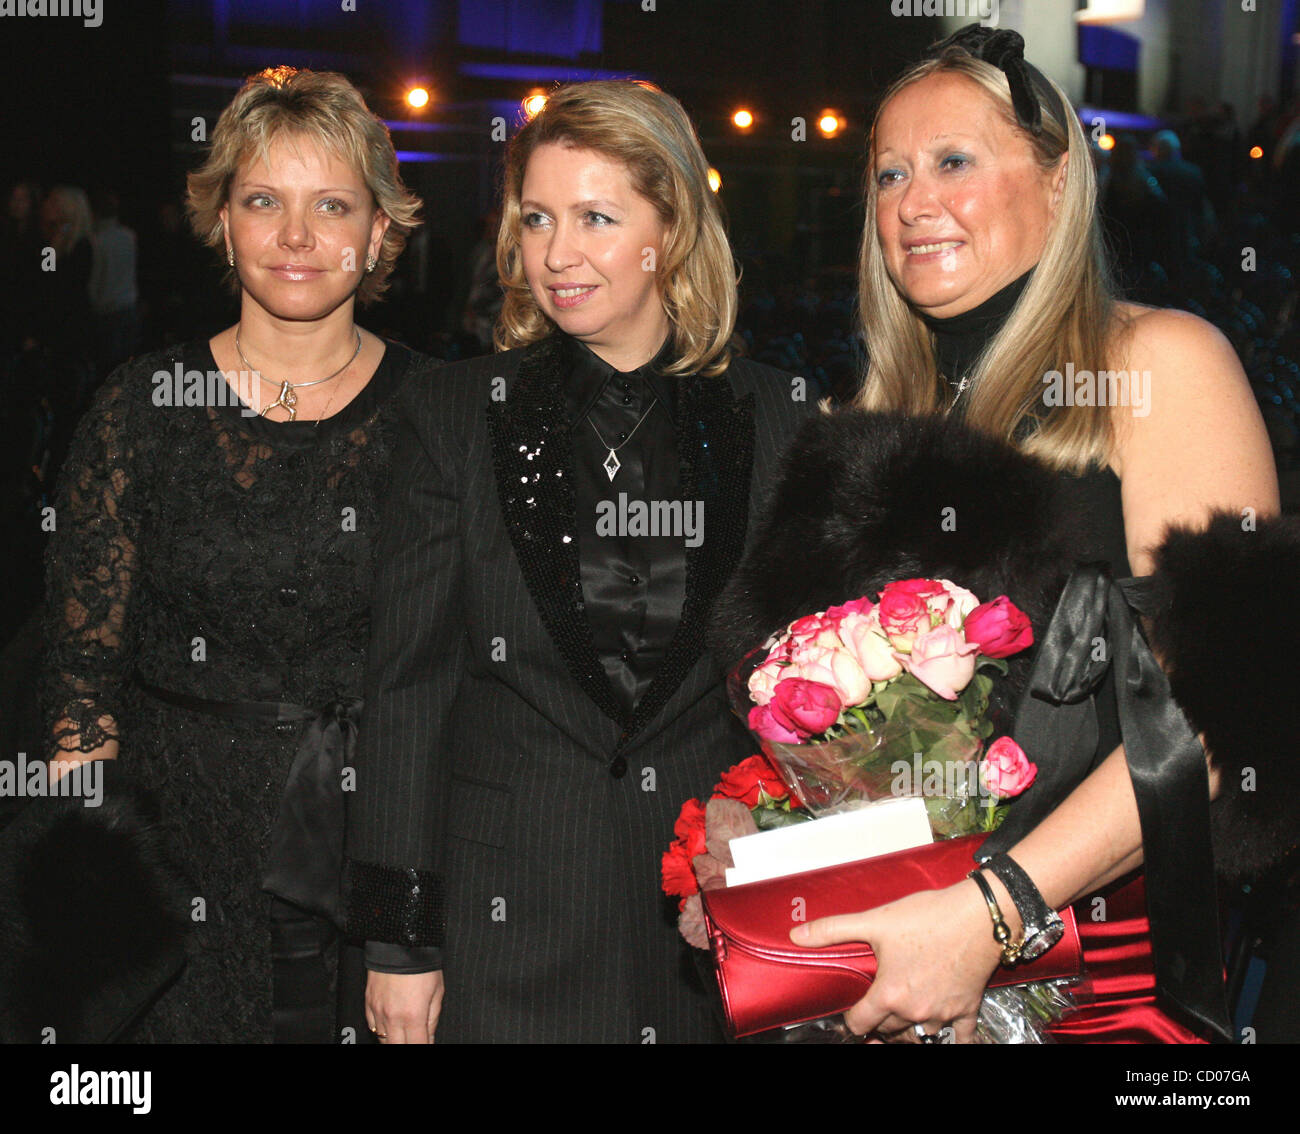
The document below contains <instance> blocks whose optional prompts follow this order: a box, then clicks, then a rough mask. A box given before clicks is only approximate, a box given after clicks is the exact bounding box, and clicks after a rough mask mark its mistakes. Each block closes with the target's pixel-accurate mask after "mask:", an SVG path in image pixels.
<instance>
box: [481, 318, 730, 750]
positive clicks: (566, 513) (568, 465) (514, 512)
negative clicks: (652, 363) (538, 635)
mask: <svg viewBox="0 0 1300 1134" xmlns="http://www.w3.org/2000/svg"><path fill="white" fill-rule="evenodd" d="M565 358H566V356H565V347H564V343H563V340H561V339H558V338H550V339H546V340H544V341H542V342H540V343H538V344H537V345H536V346H535V347H533V348H532V349H531V350H529V351H528V353H527V354H526V356H525V357H524V359H523V360H522V361H521V362H520V364H519V373H518V375H517V377H516V378H515V382H514V385H513V386H512V387H511V389H510V392H509V395H508V396H507V397H506V399H505V400H504V401H501V402H493V403H491V404H490V405H489V407H488V430H489V433H490V435H491V438H492V463H493V470H494V472H495V475H496V482H497V490H498V492H499V493H500V497H501V513H502V516H503V517H504V518H505V524H506V529H507V530H508V531H509V533H510V541H511V543H512V544H514V548H515V555H516V556H517V557H518V559H519V567H520V569H521V570H522V572H523V575H524V582H525V583H526V584H527V585H528V590H529V593H530V594H531V595H532V596H533V602H534V603H535V604H536V605H537V611H538V613H539V614H540V615H541V618H542V622H543V624H544V625H545V626H546V629H547V632H548V633H549V634H550V636H551V639H552V640H553V641H554V642H555V645H556V648H557V649H558V650H559V652H560V656H561V657H562V658H563V659H564V664H565V665H566V666H567V667H568V669H569V672H570V673H571V674H572V675H573V678H574V680H575V681H577V683H578V684H579V686H581V687H582V689H584V690H585V691H586V693H587V694H588V696H590V697H591V699H592V700H593V701H595V703H596V704H597V706H599V708H600V710H601V711H602V712H603V713H604V714H605V715H606V716H608V717H609V718H611V719H612V720H614V721H616V722H617V723H618V724H620V725H622V724H624V723H625V722H626V720H627V714H626V713H625V712H624V710H623V707H622V705H621V704H620V703H619V700H618V697H617V696H616V695H615V693H614V689H613V686H612V685H611V684H610V682H609V678H608V677H607V676H606V675H605V670H604V667H603V666H602V665H601V664H600V658H599V656H598V655H597V654H596V648H595V645H594V644H593V643H592V637H591V627H590V624H589V623H588V621H587V615H586V612H585V609H584V606H583V597H582V573H581V569H580V567H579V563H578V524H577V504H576V502H575V498H574V488H573V450H572V441H571V438H570V434H569V423H568V421H567V418H566V414H565V408H564V388H563V377H564V366H565ZM706 530H707V529H706Z"/></svg>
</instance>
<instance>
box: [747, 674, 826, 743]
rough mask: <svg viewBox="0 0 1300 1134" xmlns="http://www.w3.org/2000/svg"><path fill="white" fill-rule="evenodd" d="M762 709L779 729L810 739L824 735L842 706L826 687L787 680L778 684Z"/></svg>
mask: <svg viewBox="0 0 1300 1134" xmlns="http://www.w3.org/2000/svg"><path fill="white" fill-rule="evenodd" d="M763 707H764V708H765V709H767V710H768V711H769V712H770V713H771V717H772V720H773V721H774V722H775V723H776V724H778V725H780V726H781V727H782V728H788V729H790V730H791V731H792V732H795V733H797V734H798V735H799V736H801V737H809V736H815V735H817V733H819V732H825V731H826V730H827V729H828V728H830V727H831V725H833V724H834V723H835V722H836V721H837V720H839V716H840V713H841V712H842V711H843V709H844V703H843V702H842V701H841V700H840V695H839V694H838V693H836V692H835V690H834V689H832V688H831V687H830V686H829V685H823V684H822V683H821V682H820V681H805V680H804V679H803V678H802V677H787V678H786V679H785V680H784V681H781V682H778V683H777V686H776V691H775V692H774V693H773V694H772V700H771V701H769V702H768V703H767V704H766V705H764V706H763Z"/></svg>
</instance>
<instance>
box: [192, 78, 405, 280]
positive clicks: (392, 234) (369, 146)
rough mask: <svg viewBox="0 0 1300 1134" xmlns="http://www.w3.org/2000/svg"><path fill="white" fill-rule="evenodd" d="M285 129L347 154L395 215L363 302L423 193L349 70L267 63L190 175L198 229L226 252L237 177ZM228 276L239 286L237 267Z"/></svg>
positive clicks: (401, 243) (382, 206) (401, 242)
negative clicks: (225, 211)
mask: <svg viewBox="0 0 1300 1134" xmlns="http://www.w3.org/2000/svg"><path fill="white" fill-rule="evenodd" d="M280 137H289V138H308V139H310V140H312V141H314V142H317V143H318V144H319V145H321V146H322V147H324V149H325V150H326V151H327V152H329V153H332V154H334V155H335V156H336V157H338V158H339V160H340V161H343V162H345V163H346V164H347V165H348V166H350V167H351V168H352V169H354V170H355V171H356V172H357V173H359V174H360V175H361V179H362V180H363V181H364V182H365V183H366V187H367V188H368V189H369V190H370V193H371V195H372V196H373V197H374V199H375V205H376V207H377V208H378V209H379V211H380V212H382V213H383V214H384V215H385V216H387V217H388V219H389V222H390V223H389V225H388V230H387V232H385V233H384V239H383V243H382V244H381V245H380V249H379V256H378V257H377V263H376V264H375V268H374V270H373V271H371V272H367V273H363V274H362V276H361V283H360V285H359V286H358V288H357V300H358V302H360V303H363V304H365V303H370V302H372V301H373V300H375V299H378V298H379V296H381V295H382V294H383V293H384V291H385V289H386V288H387V286H388V276H389V274H390V273H391V272H392V270H393V265H394V264H395V263H396V261H397V257H398V255H399V254H400V253H401V251H402V249H403V248H404V247H405V246H406V238H407V236H408V235H410V233H411V232H412V231H413V230H414V229H415V227H416V226H417V225H419V223H420V219H419V212H420V199H419V198H418V197H416V196H415V194H413V193H412V192H411V191H410V190H409V189H407V188H406V186H405V185H403V184H402V178H401V175H400V174H399V173H398V169H397V154H396V153H395V152H394V151H393V143H392V139H391V138H389V136H388V128H387V127H386V126H385V125H384V124H383V122H381V121H380V120H379V119H378V118H376V117H375V115H373V114H371V112H370V110H369V109H368V108H367V107H366V103H365V100H364V99H363V98H362V97H361V94H360V92H359V91H358V90H357V89H356V87H354V86H353V85H352V84H351V83H350V82H348V80H347V79H346V78H344V77H343V76H342V75H338V74H335V73H333V72H329V71H299V70H296V69H295V68H293V67H268V68H267V69H266V70H265V71H261V72H259V73H258V74H256V75H252V76H250V77H249V79H248V80H247V81H246V82H245V83H244V85H243V86H242V87H241V88H240V89H239V93H238V94H237V95H235V98H234V101H233V102H231V104H230V105H229V106H228V107H226V109H225V110H223V111H222V112H221V117H220V118H219V119H217V126H216V129H215V130H214V131H213V132H212V147H211V149H210V150H209V151H208V156H207V159H206V160H205V161H204V162H203V164H202V165H201V166H200V167H199V168H198V169H196V170H195V171H194V172H193V173H191V174H190V175H189V178H188V192H187V194H186V201H185V205H186V210H187V212H188V213H189V218H190V224H191V226H192V227H193V229H194V232H195V234H196V235H197V236H198V238H199V239H200V240H201V241H203V243H204V244H206V245H208V246H209V247H210V248H215V249H217V250H218V251H219V252H221V253H222V254H223V256H224V246H225V232H224V225H223V224H222V223H221V209H222V207H223V206H224V205H225V204H226V203H227V201H228V199H229V194H230V183H231V181H233V180H234V177H235V174H236V173H237V172H238V170H239V167H240V165H242V164H243V163H244V162H245V161H246V160H248V159H249V158H250V157H252V156H253V155H256V156H257V157H259V158H261V159H262V160H265V159H266V157H267V152H268V150H269V148H270V146H271V143H272V142H274V141H275V140H276V139H278V138H280ZM227 282H228V283H229V284H230V285H231V286H232V288H233V289H234V290H235V291H238V290H239V277H238V275H237V274H236V273H235V271H234V270H233V269H231V270H230V271H229V272H228V273H227Z"/></svg>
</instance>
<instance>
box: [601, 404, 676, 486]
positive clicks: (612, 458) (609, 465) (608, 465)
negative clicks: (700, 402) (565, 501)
mask: <svg viewBox="0 0 1300 1134" xmlns="http://www.w3.org/2000/svg"><path fill="white" fill-rule="evenodd" d="M658 401H659V399H658V398H657V397H656V398H655V399H654V400H653V401H651V403H650V404H649V405H648V406H646V411H645V413H643V414H642V415H641V416H640V417H639V418H638V419H637V423H636V424H635V425H634V426H632V433H635V432H636V431H637V430H638V429H640V428H641V422H643V421H645V419H646V418H647V417H649V416H650V411H651V410H652V409H654V408H655V403H656V402H658ZM587 424H588V425H590V426H591V431H592V432H593V433H594V434H595V435H596V440H597V441H599V442H600V443H601V444H602V445H604V446H605V448H606V449H608V450H609V456H607V457H606V458H605V459H604V460H603V461H602V462H601V464H603V465H604V466H605V471H606V472H607V473H608V474H609V479H610V480H611V481H612V480H613V479H614V474H615V473H617V472H618V470H619V469H621V468H622V467H623V462H622V461H620V460H619V459H618V456H617V453H618V451H619V449H621V448H623V446H624V445H626V444H627V443H628V442H629V441H631V440H632V433H629V434H628V435H627V436H626V437H624V438H623V440H622V441H620V442H619V443H618V444H617V445H613V446H611V445H610V444H609V443H608V442H606V440H605V438H603V437H602V436H601V435H600V430H599V429H597V428H596V423H595V422H594V421H592V420H591V418H590V417H588V418H587Z"/></svg>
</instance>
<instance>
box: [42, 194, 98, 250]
mask: <svg viewBox="0 0 1300 1134" xmlns="http://www.w3.org/2000/svg"><path fill="white" fill-rule="evenodd" d="M49 204H53V206H54V208H55V209H57V210H58V215H59V221H60V224H59V231H58V234H57V235H56V236H55V237H54V243H53V245H52V247H53V248H54V251H55V252H56V253H57V254H58V255H60V256H65V255H67V254H68V253H69V252H71V251H72V250H73V249H74V248H75V247H76V246H77V245H78V244H79V243H80V242H81V241H82V240H89V239H90V235H91V232H92V231H93V228H94V224H93V220H92V217H91V213H90V199H89V198H88V197H87V196H86V191H85V190H84V189H78V188H77V187H76V186H75V185H55V186H54V187H53V188H52V189H51V190H50V191H49V193H48V194H47V195H46V197H45V200H44V201H43V202H42V203H41V208H44V207H45V206H46V205H49ZM38 212H39V210H38Z"/></svg>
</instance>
